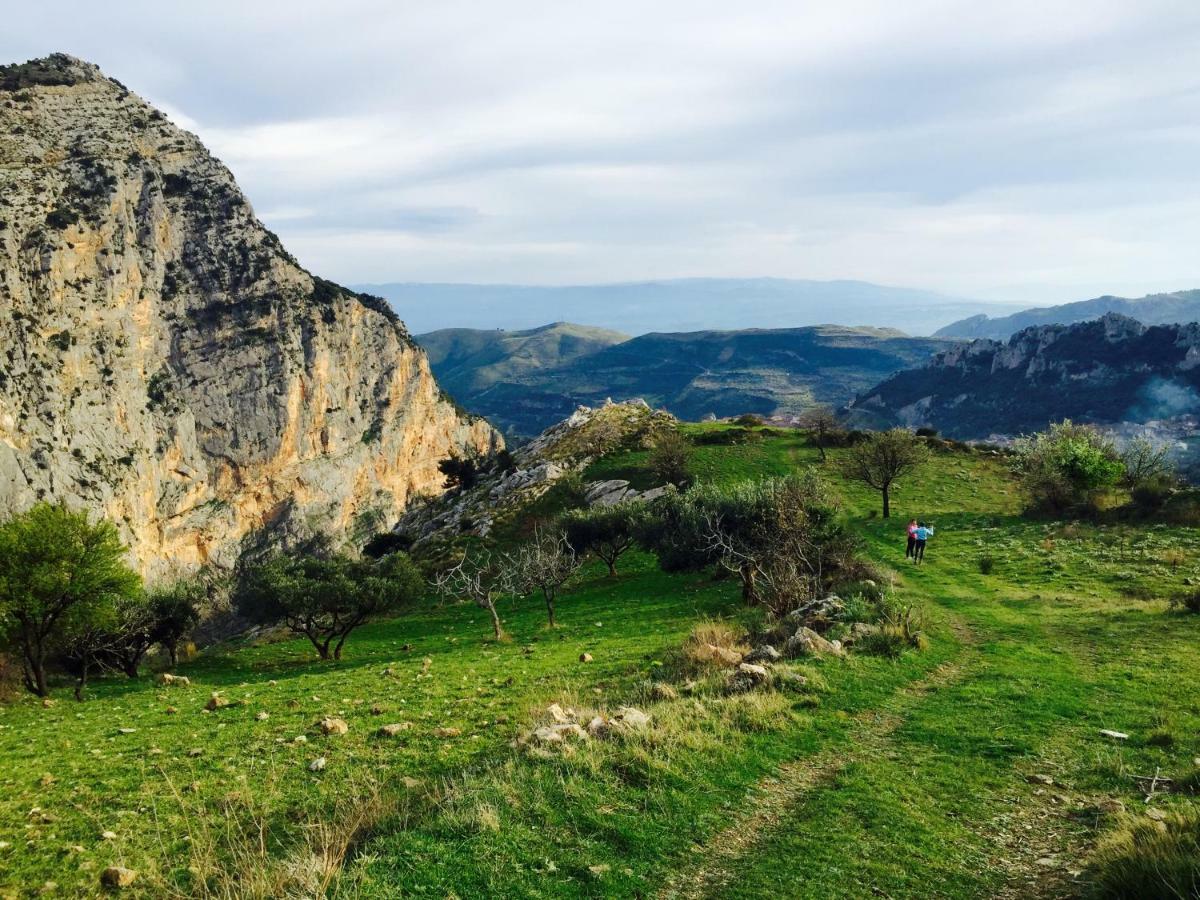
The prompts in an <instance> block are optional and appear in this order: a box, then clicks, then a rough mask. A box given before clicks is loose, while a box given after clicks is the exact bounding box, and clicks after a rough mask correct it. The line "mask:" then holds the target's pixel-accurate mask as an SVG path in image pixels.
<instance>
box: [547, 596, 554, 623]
mask: <svg viewBox="0 0 1200 900" xmlns="http://www.w3.org/2000/svg"><path fill="white" fill-rule="evenodd" d="M545 596H546V615H547V616H548V617H549V618H550V627H551V628H553V627H554V595H553V594H546V595H545Z"/></svg>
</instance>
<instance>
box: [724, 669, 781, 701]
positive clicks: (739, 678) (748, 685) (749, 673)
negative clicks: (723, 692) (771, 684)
mask: <svg viewBox="0 0 1200 900" xmlns="http://www.w3.org/2000/svg"><path fill="white" fill-rule="evenodd" d="M770 677H771V676H770V675H769V674H768V672H767V670H766V667H764V666H756V665H755V664H754V663H741V664H740V665H739V666H738V667H737V669H736V670H734V671H733V672H731V673H730V675H729V680H728V681H727V682H726V683H725V687H726V689H727V690H728V691H729V692H730V693H734V694H744V693H746V692H747V691H752V690H754V689H755V688H756V687H760V686H761V685H764V684H766V683H767V681H768V680H769V679H770Z"/></svg>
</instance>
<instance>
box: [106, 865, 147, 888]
mask: <svg viewBox="0 0 1200 900" xmlns="http://www.w3.org/2000/svg"><path fill="white" fill-rule="evenodd" d="M137 876H138V873H137V872H135V871H134V870H133V869H126V868H125V867H124V866H109V867H108V868H107V869H105V870H104V871H103V872H101V873H100V883H101V884H102V885H104V886H105V887H108V888H125V887H129V886H130V885H131V884H133V883H134V882H135V881H137Z"/></svg>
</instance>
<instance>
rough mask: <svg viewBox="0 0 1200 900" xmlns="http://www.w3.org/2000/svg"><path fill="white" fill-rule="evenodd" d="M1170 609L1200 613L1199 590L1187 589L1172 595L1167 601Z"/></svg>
mask: <svg viewBox="0 0 1200 900" xmlns="http://www.w3.org/2000/svg"><path fill="white" fill-rule="evenodd" d="M1168 602H1169V604H1170V606H1171V609H1173V610H1175V611H1177V612H1186V613H1200V591H1189V592H1188V593H1186V594H1180V595H1178V596H1176V597H1172V598H1171V599H1170V600H1169V601H1168Z"/></svg>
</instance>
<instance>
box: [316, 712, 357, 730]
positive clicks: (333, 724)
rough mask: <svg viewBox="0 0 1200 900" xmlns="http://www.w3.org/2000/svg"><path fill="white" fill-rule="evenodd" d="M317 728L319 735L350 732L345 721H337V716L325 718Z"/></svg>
mask: <svg viewBox="0 0 1200 900" xmlns="http://www.w3.org/2000/svg"><path fill="white" fill-rule="evenodd" d="M317 728H318V729H320V731H321V734H345V733H346V732H348V731H349V730H350V726H349V725H348V724H346V720H345V719H339V718H338V717H337V716H326V717H325V718H323V719H322V720H321V721H320V722H318V723H317Z"/></svg>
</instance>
